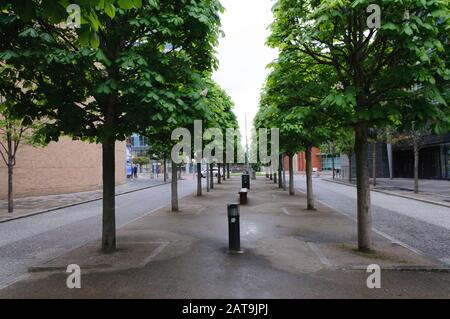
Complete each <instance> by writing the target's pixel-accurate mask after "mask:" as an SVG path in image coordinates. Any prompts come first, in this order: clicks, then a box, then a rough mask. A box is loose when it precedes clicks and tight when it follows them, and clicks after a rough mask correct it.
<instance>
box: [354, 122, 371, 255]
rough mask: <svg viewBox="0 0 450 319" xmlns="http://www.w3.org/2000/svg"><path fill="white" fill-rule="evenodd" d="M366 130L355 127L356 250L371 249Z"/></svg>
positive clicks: (364, 126) (364, 125)
mask: <svg viewBox="0 0 450 319" xmlns="http://www.w3.org/2000/svg"><path fill="white" fill-rule="evenodd" d="M367 135H368V128H367V125H366V124H363V123H360V124H357V126H356V127H355V153H356V188H357V202H358V249H359V250H360V251H370V250H371V249H372V216H371V204H370V185H369V170H368V167H369V165H368V154H367V152H368V142H367Z"/></svg>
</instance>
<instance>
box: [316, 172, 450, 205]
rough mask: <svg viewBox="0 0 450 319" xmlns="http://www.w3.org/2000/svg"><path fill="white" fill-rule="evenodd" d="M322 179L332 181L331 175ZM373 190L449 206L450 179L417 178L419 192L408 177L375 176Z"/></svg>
mask: <svg viewBox="0 0 450 319" xmlns="http://www.w3.org/2000/svg"><path fill="white" fill-rule="evenodd" d="M322 179H324V180H326V181H333V179H332V178H331V176H328V175H324V176H322ZM334 182H340V183H345V184H347V185H355V183H356V180H353V183H352V184H350V183H348V181H347V179H339V178H336V179H335V180H334ZM372 189H373V190H375V191H380V192H383V193H386V194H391V195H397V196H402V197H406V198H411V199H417V200H422V201H429V202H435V203H438V204H441V205H444V206H448V207H450V181H448V180H422V179H421V180H419V193H418V194H415V193H414V180H412V179H409V178H394V179H392V180H391V179H389V178H377V186H375V187H372Z"/></svg>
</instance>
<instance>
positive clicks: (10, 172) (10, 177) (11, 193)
mask: <svg viewBox="0 0 450 319" xmlns="http://www.w3.org/2000/svg"><path fill="white" fill-rule="evenodd" d="M13 169H14V166H13V165H12V163H10V164H8V213H13V212H14V190H13Z"/></svg>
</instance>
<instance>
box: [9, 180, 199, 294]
mask: <svg viewBox="0 0 450 319" xmlns="http://www.w3.org/2000/svg"><path fill="white" fill-rule="evenodd" d="M195 189H196V183H195V182H194V181H193V180H184V181H180V182H179V189H178V192H179V197H180V198H181V197H184V196H186V195H189V194H191V193H192V192H194V191H195ZM170 194H171V193H170V184H167V185H162V186H158V187H155V188H150V189H146V190H142V191H137V192H134V193H130V194H126V195H121V196H117V197H116V216H117V217H116V218H117V221H116V222H117V227H121V226H123V225H125V224H127V223H129V222H131V221H133V220H135V219H137V218H140V217H142V216H144V215H146V214H148V213H150V212H152V211H154V210H156V209H157V208H160V207H162V206H165V205H167V204H168V203H170ZM0 234H1V235H0V289H1V288H3V287H5V286H7V285H9V284H11V283H13V282H15V281H17V280H18V279H20V278H21V277H22V276H24V275H25V274H26V273H27V271H28V268H29V267H32V266H35V265H37V264H39V263H42V262H43V261H46V260H49V259H52V258H55V257H57V256H59V255H61V254H63V253H65V252H67V251H69V250H72V249H74V248H76V247H79V246H82V245H84V244H86V243H88V242H91V241H93V240H96V239H98V238H99V237H100V236H101V201H96V202H91V203H86V204H82V205H78V206H74V207H70V208H65V209H60V210H57V211H53V212H49V213H45V214H41V215H36V216H31V217H27V218H23V219H17V220H13V221H9V222H6V223H2V224H0Z"/></svg>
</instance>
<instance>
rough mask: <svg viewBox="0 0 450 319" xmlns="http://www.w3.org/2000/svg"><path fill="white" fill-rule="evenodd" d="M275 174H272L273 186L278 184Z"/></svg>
mask: <svg viewBox="0 0 450 319" xmlns="http://www.w3.org/2000/svg"><path fill="white" fill-rule="evenodd" d="M277 175H278V174H277V173H276V172H275V173H273V183H274V184H278V180H277Z"/></svg>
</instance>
